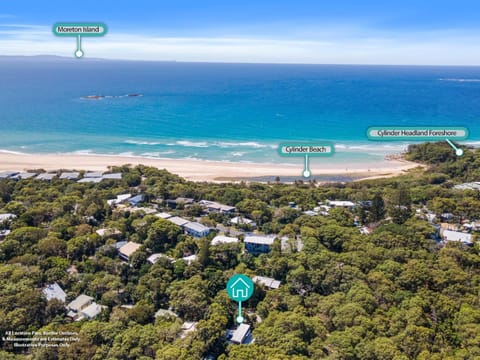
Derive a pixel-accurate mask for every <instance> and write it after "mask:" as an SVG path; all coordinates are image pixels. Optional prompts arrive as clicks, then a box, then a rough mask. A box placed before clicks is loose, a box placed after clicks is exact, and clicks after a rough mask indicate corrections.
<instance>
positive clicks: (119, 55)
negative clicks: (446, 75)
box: [0, 0, 480, 65]
mask: <svg viewBox="0 0 480 360" xmlns="http://www.w3.org/2000/svg"><path fill="white" fill-rule="evenodd" d="M479 14H480V1H478V0H420V1H419V0H402V1H397V0H387V1H386V0H382V1H380V0H336V1H331V0H329V1H327V0H202V1H200V0H172V1H163V0H156V1H155V0H136V1H132V0H130V1H126V0H116V1H114V0H82V1H65V0H61V1H59V0H16V1H8V2H7V1H4V2H2V6H1V7H0V55H59V56H73V53H74V52H75V50H76V43H75V39H74V38H60V37H56V36H54V35H53V33H52V25H53V24H54V23H56V22H78V23H81V22H104V23H106V24H107V26H108V34H107V35H106V36H105V37H101V38H84V40H83V51H84V52H85V56H86V57H93V58H108V59H131V60H160V61H172V60H175V61H208V62H254V63H255V62H259V63H310V64H405V65H480V46H479V45H480V41H479V40H480V21H478V16H479Z"/></svg>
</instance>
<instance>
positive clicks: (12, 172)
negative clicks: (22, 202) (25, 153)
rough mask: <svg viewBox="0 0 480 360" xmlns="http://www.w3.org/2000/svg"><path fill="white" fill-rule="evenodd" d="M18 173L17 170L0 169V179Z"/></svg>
mask: <svg viewBox="0 0 480 360" xmlns="http://www.w3.org/2000/svg"><path fill="white" fill-rule="evenodd" d="M18 174H20V173H19V172H18V171H2V172H0V179H9V178H12V177H14V176H16V175H18Z"/></svg>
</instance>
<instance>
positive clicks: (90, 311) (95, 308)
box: [82, 302, 103, 319]
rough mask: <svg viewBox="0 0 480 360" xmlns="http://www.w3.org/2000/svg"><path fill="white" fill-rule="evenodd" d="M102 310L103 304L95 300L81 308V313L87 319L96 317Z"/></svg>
mask: <svg viewBox="0 0 480 360" xmlns="http://www.w3.org/2000/svg"><path fill="white" fill-rule="evenodd" d="M102 310H103V306H102V305H99V304H97V303H95V302H93V303H91V304H90V305H88V306H87V307H86V308H85V309H83V310H82V314H83V315H84V316H85V317H88V318H89V319H93V318H95V317H97V316H98V315H99V314H100V313H101V312H102Z"/></svg>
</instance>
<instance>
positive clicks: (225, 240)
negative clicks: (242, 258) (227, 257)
mask: <svg viewBox="0 0 480 360" xmlns="http://www.w3.org/2000/svg"><path fill="white" fill-rule="evenodd" d="M238 241H239V240H238V238H236V237H230V236H225V235H217V236H215V237H214V238H213V239H212V242H211V245H220V244H229V243H238Z"/></svg>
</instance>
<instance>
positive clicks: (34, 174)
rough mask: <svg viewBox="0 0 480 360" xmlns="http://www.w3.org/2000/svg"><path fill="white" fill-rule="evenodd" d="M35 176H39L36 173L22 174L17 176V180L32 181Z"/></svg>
mask: <svg viewBox="0 0 480 360" xmlns="http://www.w3.org/2000/svg"><path fill="white" fill-rule="evenodd" d="M34 176H37V173H34V172H22V173H20V174H17V175H15V179H20V180H27V179H30V178H32V177H34Z"/></svg>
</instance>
